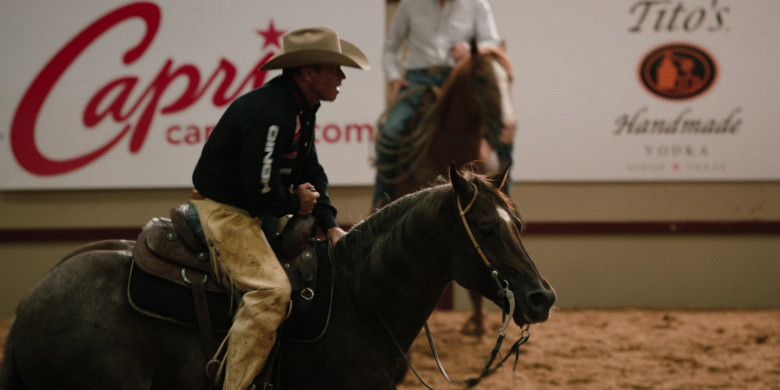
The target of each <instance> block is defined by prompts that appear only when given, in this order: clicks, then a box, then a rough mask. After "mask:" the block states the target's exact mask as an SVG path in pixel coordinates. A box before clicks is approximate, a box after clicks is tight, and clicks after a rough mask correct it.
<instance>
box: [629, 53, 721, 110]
mask: <svg viewBox="0 0 780 390" xmlns="http://www.w3.org/2000/svg"><path fill="white" fill-rule="evenodd" d="M716 76H717V69H716V67H715V61H714V60H713V59H712V56H711V55H709V54H708V53H707V52H705V51H704V50H702V49H700V48H697V47H695V46H691V45H688V44H683V43H675V44H669V45H664V46H661V47H658V48H655V49H653V50H652V51H651V52H650V53H649V54H647V55H646V56H645V57H644V59H643V60H642V64H641V65H640V69H639V78H640V79H641V80H642V84H643V85H644V86H645V87H646V88H647V89H648V90H649V91H650V92H652V93H653V94H655V95H657V96H660V97H662V98H666V99H672V100H683V99H690V98H693V97H695V96H697V95H701V94H703V93H704V92H706V91H707V90H708V89H709V88H710V87H711V86H712V85H713V84H714V83H715V78H716Z"/></svg>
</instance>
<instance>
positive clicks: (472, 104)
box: [434, 75, 482, 134]
mask: <svg viewBox="0 0 780 390" xmlns="http://www.w3.org/2000/svg"><path fill="white" fill-rule="evenodd" d="M453 77H454V78H453V79H452V80H451V82H450V84H451V85H448V86H446V90H445V92H444V93H442V94H441V96H439V99H438V100H437V101H436V104H435V105H434V109H435V110H439V112H440V115H438V116H437V117H438V118H440V122H439V123H438V126H437V127H438V128H439V129H446V132H447V133H448V134H474V133H475V129H477V128H478V127H479V126H480V124H481V122H482V107H481V106H480V103H479V100H478V99H477V92H476V91H474V90H473V85H471V83H470V82H469V81H468V79H467V76H465V75H453Z"/></svg>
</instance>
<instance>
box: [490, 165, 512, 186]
mask: <svg viewBox="0 0 780 390" xmlns="http://www.w3.org/2000/svg"><path fill="white" fill-rule="evenodd" d="M508 178H509V164H506V165H505V166H504V169H502V170H501V171H499V172H496V173H495V174H494V175H492V176H490V178H489V179H490V182H491V183H493V185H494V186H495V187H496V188H497V189H498V190H499V191H500V190H501V189H502V188H504V186H505V185H506V181H507V179H508Z"/></svg>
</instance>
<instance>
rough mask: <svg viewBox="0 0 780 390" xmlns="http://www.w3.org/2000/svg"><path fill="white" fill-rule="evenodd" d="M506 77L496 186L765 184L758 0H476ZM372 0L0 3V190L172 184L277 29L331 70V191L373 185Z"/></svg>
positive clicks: (776, 27) (324, 157)
mask: <svg viewBox="0 0 780 390" xmlns="http://www.w3.org/2000/svg"><path fill="white" fill-rule="evenodd" d="M490 4H491V6H492V8H493V11H494V15H495V19H496V24H497V26H498V30H499V33H500V34H501V36H502V37H503V38H504V39H505V40H506V47H507V52H508V54H509V56H510V59H511V60H512V63H513V66H514V68H515V80H514V84H513V98H514V106H515V108H516V110H517V114H518V117H519V126H518V129H517V134H516V137H515V145H514V147H515V149H514V166H513V168H512V176H513V178H514V179H515V180H516V181H535V182H539V181H541V182H545V181H597V182H601V181H606V182H609V181H695V180H708V181H750V180H778V179H780V153H778V152H777V150H778V149H779V148H780V134H779V131H778V130H779V129H778V123H780V110H778V108H777V105H778V103H777V102H778V101H780V72H778V71H777V70H776V69H774V68H775V64H777V63H780V50H777V47H776V46H777V44H776V42H775V38H776V37H778V36H780V24H778V23H776V22H775V20H774V15H777V14H778V13H780V2H777V1H774V0H750V1H741V0H679V1H674V0H628V1H627V0H592V1H576V2H575V1H570V0H544V1H542V0H490ZM385 7H386V4H385V2H383V1H344V0H320V1H317V2H310V1H308V2H307V1H303V0H286V1H251V0H230V1H220V2H214V1H202V0H191V1H187V2H177V1H157V2H140V1H136V2H133V1H130V2H127V1H125V2H118V1H108V2H98V1H94V0H70V1H67V2H52V1H44V0H25V1H22V0H11V1H4V2H0V50H1V51H2V53H3V55H2V56H0V69H1V70H2V73H0V80H1V81H0V83H1V84H0V85H2V88H1V89H0V119H2V124H1V125H0V172H1V173H0V190H25V189H72V188H79V189H89V188H94V189H97V188H165V187H188V186H190V185H191V181H190V175H191V173H192V169H193V167H194V165H195V162H196V160H197V158H198V156H199V152H200V150H201V148H202V146H203V144H204V142H205V141H206V139H207V137H208V135H209V132H210V131H211V130H212V129H213V127H214V125H215V124H216V122H217V121H218V120H219V118H220V116H221V115H222V113H223V112H224V110H225V109H226V108H227V105H228V104H229V103H230V102H231V101H232V100H233V99H235V98H236V97H238V96H240V95H241V94H243V93H246V92H248V91H249V90H251V89H252V88H255V87H257V86H259V85H261V84H262V83H263V82H265V81H266V80H268V79H270V78H272V77H274V76H275V75H276V74H277V73H275V72H268V73H266V72H258V71H257V68H258V67H259V66H260V64H262V63H263V62H264V61H265V60H267V59H268V58H270V56H272V55H273V54H275V53H277V52H278V51H279V50H280V45H281V39H280V37H281V34H283V33H284V32H286V31H290V30H293V29H296V28H300V27H307V26H325V27H330V28H332V29H334V30H336V31H338V32H339V34H340V36H341V38H343V39H346V40H349V41H351V42H353V43H355V44H356V45H357V46H358V47H360V48H361V49H363V51H364V52H365V53H366V55H367V56H368V58H369V60H370V62H371V64H372V69H371V70H370V71H368V72H363V71H360V70H356V69H351V68H344V70H345V73H346V75H347V79H346V80H344V83H343V85H342V88H341V93H340V95H339V97H338V99H337V100H336V101H335V102H332V103H330V102H325V103H324V104H323V106H322V108H321V109H320V111H319V112H318V116H317V121H318V127H317V130H316V136H317V148H318V153H319V156H320V160H321V162H322V164H323V165H324V166H325V169H326V171H327V172H328V175H329V178H330V181H331V183H332V185H369V184H371V183H373V177H374V176H373V172H374V171H373V169H372V168H371V166H370V157H371V155H372V153H373V152H372V150H373V141H374V135H375V132H376V129H375V126H376V119H377V118H378V116H379V115H380V113H381V111H382V110H383V109H384V77H383V75H382V72H381V49H382V45H383V42H384V31H385Z"/></svg>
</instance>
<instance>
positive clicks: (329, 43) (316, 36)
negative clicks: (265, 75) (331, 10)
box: [260, 27, 371, 70]
mask: <svg viewBox="0 0 780 390" xmlns="http://www.w3.org/2000/svg"><path fill="white" fill-rule="evenodd" d="M325 64H333V65H344V66H350V67H353V68H360V69H363V70H368V69H369V68H371V65H370V64H369V63H368V59H367V58H366V55H365V54H363V52H362V51H360V49H358V48H357V46H355V45H353V44H351V43H349V42H347V41H345V40H343V39H339V36H338V34H337V33H336V32H335V31H333V30H330V29H327V28H324V27H312V28H302V29H299V30H294V31H290V32H289V33H287V34H284V36H282V51H281V52H279V53H277V54H276V55H274V56H273V57H271V59H269V60H268V61H267V62H266V63H265V64H263V66H261V67H260V70H270V69H284V68H295V67H298V66H304V65H325Z"/></svg>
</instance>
